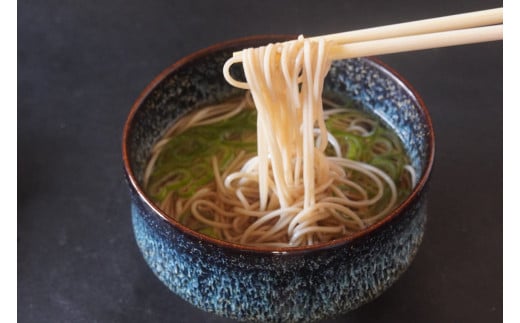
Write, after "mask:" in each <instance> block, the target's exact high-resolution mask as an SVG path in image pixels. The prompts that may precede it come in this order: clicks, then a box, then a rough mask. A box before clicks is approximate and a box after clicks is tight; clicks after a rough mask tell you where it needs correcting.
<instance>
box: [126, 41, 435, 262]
mask: <svg viewBox="0 0 520 323" xmlns="http://www.w3.org/2000/svg"><path fill="white" fill-rule="evenodd" d="M294 38H296V37H295V36H294V35H281V34H280V35H276V34H267V35H254V36H247V37H241V38H235V39H231V40H227V41H222V42H218V43H216V44H214V45H211V46H209V47H206V48H203V49H200V50H198V51H195V52H193V53H191V54H189V55H186V56H184V57H182V58H181V59H179V60H177V61H176V62H174V63H173V64H172V65H170V66H168V67H167V68H165V69H164V70H163V71H162V72H160V73H159V74H158V75H157V76H156V77H154V78H153V80H152V81H151V82H150V83H148V85H147V86H146V87H145V88H144V89H143V90H142V91H141V93H140V94H139V96H138V97H137V99H136V100H135V101H134V103H133V105H132V107H131V109H130V112H129V114H128V116H127V119H126V121H125V124H124V128H123V136H122V157H123V166H124V172H125V175H126V177H127V179H128V182H129V184H130V185H131V186H132V188H133V189H134V190H135V192H137V194H138V195H139V197H140V198H141V200H142V201H143V202H144V203H146V204H147V205H148V206H149V207H150V208H151V209H152V210H153V211H154V213H155V214H156V215H157V216H158V217H159V218H160V219H162V220H163V221H166V222H167V223H168V224H169V225H171V226H173V227H174V228H176V229H178V230H180V231H181V232H182V233H183V234H185V235H187V236H188V237H191V238H194V239H196V240H201V241H203V242H205V243H208V244H211V245H214V246H216V247H220V248H223V249H226V250H228V251H234V252H252V253H258V254H266V255H273V254H280V255H295V254H299V253H308V252H313V251H319V250H324V249H332V248H338V247H342V246H345V245H349V244H352V243H354V242H356V241H359V240H361V239H363V238H365V237H368V236H370V235H372V234H374V233H375V232H377V231H378V230H379V229H381V228H383V227H385V226H387V225H389V224H390V223H391V222H393V221H394V220H396V219H397V218H399V216H400V215H402V212H403V211H404V210H405V209H406V208H407V207H408V206H409V205H410V204H411V203H412V202H413V201H415V200H416V199H417V198H418V197H419V194H420V193H421V192H422V191H423V189H424V188H425V186H426V183H427V182H428V179H429V177H430V174H431V171H432V167H433V162H434V156H435V133H434V129H433V124H432V119H431V116H430V113H429V111H428V109H427V108H426V105H425V104H424V101H423V99H422V98H421V96H420V95H419V93H418V92H417V91H416V90H415V88H414V87H413V86H412V85H411V84H410V82H408V81H407V80H406V79H405V78H404V77H402V76H401V75H400V74H399V73H398V72H397V71H396V70H394V69H393V68H392V67H390V66H388V65H387V64H385V63H384V62H382V61H381V60H380V59H379V58H377V57H372V56H371V57H364V59H366V60H368V61H369V62H370V63H372V65H374V66H376V67H377V68H378V69H379V70H380V71H381V72H384V73H385V74H387V75H388V76H389V77H391V78H392V79H394V81H397V82H399V83H401V84H402V86H403V89H404V90H406V91H408V92H409V94H410V96H411V97H412V98H413V99H414V100H415V101H416V103H417V104H418V105H419V108H420V110H421V111H422V113H423V114H424V117H425V121H426V125H427V128H428V130H429V138H430V140H429V151H428V160H427V164H426V166H425V169H424V172H423V174H422V176H421V177H420V178H419V180H418V182H417V185H415V187H414V189H413V190H412V192H411V193H410V194H409V195H408V197H407V198H406V199H405V200H404V201H402V202H401V203H400V204H399V205H398V206H397V207H396V208H394V209H393V210H392V212H390V214H388V215H386V216H385V217H383V218H382V219H380V220H379V221H377V222H376V223H374V224H372V225H370V226H368V227H366V228H364V229H363V230H360V231H358V232H356V233H354V234H352V235H348V236H344V237H342V238H339V239H336V240H332V241H327V242H321V243H317V244H313V245H310V246H297V247H276V248H275V247H261V246H251V245H243V244H238V243H233V242H229V241H225V240H220V239H216V238H213V237H210V236H207V235H205V234H202V233H199V232H197V231H195V230H192V229H190V228H188V227H186V226H184V225H182V224H181V223H180V222H178V221H177V220H175V219H173V218H171V217H169V216H168V215H166V213H164V212H163V211H162V210H161V209H160V208H159V207H158V206H157V205H156V204H155V203H154V202H153V201H152V200H151V199H149V198H148V196H147V194H146V193H145V191H144V189H143V188H142V187H141V185H140V184H139V182H138V181H137V178H136V176H135V174H134V171H133V169H132V167H131V166H130V158H129V142H128V139H129V133H130V129H131V125H132V123H133V120H134V117H135V115H136V113H137V111H138V110H139V109H140V107H141V106H142V104H143V102H144V101H145V100H146V99H147V97H148V96H149V95H150V94H151V93H152V92H153V90H154V89H155V88H156V87H157V86H158V85H159V84H160V83H161V82H162V81H163V80H164V79H165V78H167V77H168V76H169V75H170V74H172V73H173V72H175V71H176V70H178V69H180V68H182V67H183V66H184V65H186V64H189V63H190V62H192V61H194V60H197V59H199V58H203V57H204V56H207V55H209V54H213V53H215V52H218V51H221V50H225V49H226V48H229V47H236V46H238V45H241V44H245V43H252V42H265V43H268V42H277V41H283V40H287V39H294Z"/></svg>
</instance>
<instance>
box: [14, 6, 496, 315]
mask: <svg viewBox="0 0 520 323" xmlns="http://www.w3.org/2000/svg"><path fill="white" fill-rule="evenodd" d="M500 6H502V2H501V1H491V0H489V1H484V0H482V1H455V0H452V1H422V0H410V1H407V0H399V1H388V0H378V1H370V0H362V1H359V0H343V1H239V0H237V1H229V0H226V1H223V0H220V1H200V0H185V1H178V0H169V1H164V0H159V1H135V0H124V1H123V0H112V1H97V0H93V1H55V0H48V1H35V0H21V1H19V2H18V20H17V23H18V64H19V65H18V131H17V136H18V150H17V151H18V205H17V206H18V212H19V213H18V226H17V230H18V232H17V236H18V247H17V248H18V249H17V250H18V253H17V256H18V284H17V286H18V287H17V288H18V296H17V297H18V319H19V321H20V322H196V321H205V322H227V320H224V319H221V318H219V317H216V316H214V315H211V314H207V313H204V312H202V311H199V310H198V309H195V308H194V307H192V306H191V305H189V304H188V303H186V302H184V301H183V300H181V299H180V298H178V297H177V296H175V295H173V294H172V293H170V292H169V291H168V290H167V288H166V287H164V286H163V285H162V284H161V283H160V282H159V281H158V280H157V279H156V278H155V276H154V275H153V274H152V272H151V271H150V270H149V269H148V267H147V266H146V264H145V263H144V260H143V259H142V257H141V255H140V253H139V251H138V249H137V247H136V244H135V241H134V238H133V235H132V228H131V223H130V211H129V197H128V191H127V189H126V187H125V182H124V179H123V171H122V161H121V148H120V147H121V134H122V127H123V124H124V121H125V119H126V116H127V114H128V112H129V109H130V106H131V105H132V103H133V101H134V100H135V99H136V98H137V96H138V95H139V93H140V91H141V90H142V89H143V88H144V87H145V86H146V84H147V83H148V82H149V81H151V80H152V78H153V77H154V76H155V75H157V74H158V73H159V72H160V71H162V70H163V69H164V68H166V67H167V66H169V65H170V64H172V63H173V62H175V61H176V60H178V59H179V58H181V57H183V56H184V55H187V54H189V53H191V52H193V51H195V50H198V49H201V48H204V47H207V46H209V45H212V44H214V43H216V42H219V41H223V40H228V39H231V38H236V37H241V36H248V35H253V34H268V33H294V34H299V33H303V34H305V35H308V36H312V35H319V34H325V33H332V32H339V31H346V30H352V29H357V28H364V27H371V26H377V25H383V24H389V23H396V22H403V21H407V20H415V19H422V18H430V17H435V16H441V15H447V14H455V13H462V12H468V11H474V10H482V9H490V8H495V7H500ZM380 58H381V59H382V60H383V61H384V62H386V63H387V64H389V65H390V66H392V67H393V68H395V69H397V70H398V71H399V72H400V73H401V74H402V76H404V77H405V78H406V79H408V80H409V81H410V82H411V83H412V84H413V85H414V87H415V88H416V89H417V91H418V92H419V93H420V94H421V95H422V97H423V99H424V101H425V103H426V105H427V106H428V108H429V110H430V112H431V114H432V117H433V122H434V126H435V131H436V135H437V141H436V144H437V154H436V159H435V167H434V172H433V176H432V180H431V190H430V193H429V220H428V224H427V231H426V235H425V238H424V242H423V245H422V246H421V249H420V251H419V253H418V255H417V257H416V259H415V261H414V262H413V264H412V266H411V267H410V268H409V270H408V271H407V272H406V273H405V274H404V275H403V276H402V278H401V279H400V280H399V281H398V282H397V283H396V284H395V285H394V286H392V287H391V288H390V289H389V290H388V291H387V292H386V293H384V294H383V295H382V296H381V297H380V298H378V299H377V300H375V301H373V302H372V303H370V304H368V305H365V306H363V307H362V308H360V309H358V310H356V311H354V312H352V313H349V314H348V315H345V316H342V317H339V318H336V319H333V320H329V321H327V322H342V321H348V322H499V321H501V319H502V194H503V193H502V113H503V111H502V103H503V102H502V85H503V83H502V68H503V65H502V64H503V61H502V42H493V43H485V44H475V45H468V46H459V47H451V48H442V49H432V50H426V51H420V52H412V53H401V54H393V55H385V56H381V57H380Z"/></svg>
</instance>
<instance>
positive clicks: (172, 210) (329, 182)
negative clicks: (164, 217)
mask: <svg viewBox="0 0 520 323" xmlns="http://www.w3.org/2000/svg"><path fill="white" fill-rule="evenodd" d="M329 48H330V44H328V43H326V42H324V41H323V40H320V41H318V42H315V41H310V40H306V39H303V38H302V37H300V38H299V39H298V40H297V41H294V42H289V43H277V44H269V45H267V46H264V47H259V48H248V49H245V50H243V51H242V53H241V55H242V64H243V68H244V72H245V77H246V80H247V83H244V82H239V81H236V80H234V79H233V78H232V77H231V75H230V74H229V70H228V69H229V67H230V65H231V64H233V63H236V62H238V61H239V60H238V59H237V58H232V59H231V60H229V61H228V62H227V63H226V65H225V67H224V75H225V77H226V79H227V80H228V82H229V83H230V84H232V85H234V86H237V87H240V88H247V89H248V90H249V92H248V93H250V95H251V97H252V99H253V101H254V104H253V103H252V102H251V97H250V96H249V95H246V96H245V97H244V98H243V99H242V100H240V101H236V100H235V101H232V102H229V103H224V104H220V105H216V106H212V107H208V108H205V109H201V110H199V111H198V112H197V113H196V114H194V115H192V116H191V117H190V118H185V119H182V121H181V122H178V123H176V125H175V126H174V127H172V128H171V129H170V130H169V131H168V133H167V134H166V136H165V138H164V139H162V140H160V141H159V142H158V143H157V144H156V145H155V146H154V148H153V149H152V156H151V158H150V162H149V164H148V165H147V168H146V170H145V176H144V177H145V178H144V182H145V185H146V186H148V185H149V184H150V186H149V187H150V189H152V190H153V191H154V192H159V191H160V188H159V186H157V185H156V184H153V185H152V184H151V183H150V178H151V177H152V172H153V169H154V167H155V164H156V162H157V160H158V156H159V154H160V153H161V151H162V150H164V149H165V148H164V147H165V145H166V143H167V142H168V140H170V139H171V138H172V137H173V136H174V135H178V134H181V133H183V132H185V131H186V130H187V129H190V128H193V127H196V126H199V125H209V124H214V123H217V122H222V121H223V120H228V119H230V118H232V117H234V116H238V115H240V113H241V112H242V111H243V110H244V109H248V108H251V107H252V106H254V107H256V112H257V120H256V132H257V144H256V151H257V154H254V152H247V151H243V152H242V153H239V154H237V155H236V156H235V157H234V158H229V160H227V161H226V160H219V159H218V158H216V157H215V156H212V157H211V177H212V180H209V182H208V183H207V184H205V185H203V186H202V187H199V188H197V189H196V191H194V192H192V193H191V195H190V194H187V196H188V198H181V197H180V196H179V195H180V193H175V194H172V193H171V192H170V193H168V194H167V195H166V197H165V198H164V199H162V202H161V208H162V209H163V210H165V212H167V213H168V214H170V216H172V217H175V218H177V219H178V220H181V221H185V222H190V221H191V222H193V221H196V222H197V223H192V226H194V227H195V229H197V228H196V227H197V226H199V227H202V226H209V227H211V228H212V230H211V235H213V236H214V237H217V238H220V239H225V240H228V241H231V242H235V243H240V244H249V245H262V246H266V247H287V246H300V245H309V244H314V243H318V242H324V241H329V240H333V239H337V238H339V237H341V236H344V235H346V234H349V233H351V232H355V231H357V230H360V229H363V228H365V227H367V226H368V225H371V224H373V223H375V222H377V221H378V220H379V219H381V218H382V217H383V216H385V215H386V214H388V212H389V211H390V210H391V209H392V208H393V207H395V205H396V203H397V201H398V189H397V187H396V183H395V182H394V180H393V178H392V176H391V175H389V174H387V173H386V172H385V171H383V170H381V169H380V168H378V167H375V166H373V165H370V164H368V163H365V162H361V161H358V160H352V159H350V158H348V156H347V158H346V157H345V156H344V155H343V154H344V153H347V154H354V153H355V145H354V143H355V141H352V143H351V144H349V146H347V147H343V146H344V144H342V143H340V141H338V140H337V138H336V137H335V136H334V135H333V133H331V132H329V130H328V129H327V126H326V123H325V120H326V119H329V118H330V122H331V123H332V124H334V125H335V126H336V127H337V128H339V129H346V130H347V131H350V132H351V133H354V134H356V135H358V136H360V137H369V136H373V135H374V134H375V133H376V127H377V125H376V123H375V122H374V121H373V120H371V119H366V118H359V117H356V116H353V117H349V118H348V119H339V118H338V119H335V118H333V117H334V116H335V115H337V114H340V113H342V112H344V111H345V109H344V108H342V107H340V106H338V105H336V104H334V103H332V102H329V101H326V103H327V104H328V105H329V106H332V109H329V110H327V111H324V110H323V103H324V102H323V100H322V91H323V83H324V78H325V76H326V74H327V72H328V70H329V68H330V60H329V59H328V58H327V54H328V52H329ZM350 145H352V147H350ZM394 146H395V145H394V142H393V141H392V140H390V139H386V138H384V137H378V138H377V140H374V145H373V146H372V148H371V149H372V151H371V153H372V154H374V155H378V156H379V155H381V156H384V155H385V154H389V153H391V152H392V151H393V149H394ZM330 151H331V152H332V154H333V156H329V155H327V152H329V153H330ZM380 163H383V162H380ZM392 167H393V168H392ZM387 168H388V169H394V168H396V167H394V166H387ZM401 168H402V169H404V172H403V173H406V174H408V175H409V176H410V178H411V179H410V180H408V181H409V183H410V186H412V185H414V184H415V181H416V177H415V173H414V171H413V168H412V167H411V166H409V165H403V167H401ZM401 171H402V170H401ZM395 172H397V170H395ZM176 174H177V173H173V174H171V173H170V175H169V176H170V177H165V178H166V180H162V181H161V183H162V184H161V185H162V186H161V187H164V185H166V184H165V182H166V183H167V182H168V179H169V178H172V176H173V175H175V176H180V175H178V174H177V175H176ZM179 174H181V172H179ZM175 176H173V177H175ZM181 177H182V176H181ZM156 182H157V181H154V183H156ZM171 185H173V184H171ZM153 187H156V188H155V189H153ZM157 194H159V193H157ZM187 213H189V214H190V216H189V218H188V219H187V220H182V219H181V217H183V216H184V217H186V214H187Z"/></svg>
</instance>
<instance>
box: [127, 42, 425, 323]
mask: <svg viewBox="0 0 520 323" xmlns="http://www.w3.org/2000/svg"><path fill="white" fill-rule="evenodd" d="M283 38H284V37H280V36H259V37H250V38H246V39H239V40H233V41H228V42H224V43H221V44H217V45H215V46H212V47H209V48H207V49H204V50H201V51H198V52H196V53H194V54H192V55H189V56H188V57H186V58H183V59H181V60H180V61H178V62H176V63H175V64H173V65H172V66H170V67H168V68H167V69H166V70H164V71H163V72H162V73H161V74H159V75H158V76H157V77H156V78H155V79H154V80H153V81H152V82H151V83H150V84H149V85H148V86H147V87H146V89H145V90H144V91H143V92H142V94H141V95H140V96H139V97H138V99H137V100H136V102H135V103H134V105H133V107H132V108H131V111H130V114H129V116H128V119H127V121H126V124H125V127H124V133H123V143H122V152H123V162H124V172H125V175H126V179H127V182H128V187H129V189H130V196H131V218H132V224H133V229H134V232H135V240H136V242H137V245H138V246H139V249H140V250H141V252H142V255H143V257H144V260H145V261H146V263H147V264H148V265H149V267H150V268H151V270H152V272H153V273H154V274H155V275H156V276H157V277H158V279H160V280H161V281H162V282H163V283H164V284H165V285H166V286H168V288H169V289H171V291H172V292H174V293H175V294H177V295H178V296H180V297H181V298H182V299H184V300H186V301H187V302H189V303H191V304H193V305H194V306H196V307H198V308H200V309H202V310H204V311H209V312H212V313H215V314H217V315H220V316H224V317H227V318H232V319H237V320H241V321H259V322H270V321H277V322H292V321H315V320H318V319H323V318H326V317H331V316H335V315H338V314H342V313H346V312H348V311H350V310H353V309H355V308H357V307H359V306H361V305H363V304H365V303H367V302H370V301H371V300H373V299H374V298H376V297H377V296H379V295H380V294H381V293H383V292H384V291H385V290H386V289H387V288H388V287H389V286H391V285H392V284H393V283H394V282H395V281H396V280H397V279H398V278H399V277H400V276H401V274H402V273H403V272H404V271H405V270H406V269H407V268H408V266H409V265H410V263H411V262H412V260H413V258H414V256H415V254H416V253H417V251H418V248H419V245H420V244H421V240H422V237H423V233H424V229H425V223H426V217H427V216H426V207H425V201H426V199H425V195H426V186H427V182H428V179H429V176H430V171H431V168H432V164H433V156H434V135H433V128H432V123H431V119H430V117H429V114H428V111H427V109H426V107H425V105H424V103H423V101H422V100H421V98H420V97H419V95H418V94H417V92H416V91H415V90H414V89H412V87H411V86H410V84H408V82H406V81H405V80H404V79H403V78H402V77H401V76H399V75H398V74H397V73H396V72H395V71H394V70H392V69H391V68H390V67H388V66H385V65H384V64H383V63H382V62H380V61H378V60H376V59H370V58H362V59H352V60H343V61H336V62H334V63H333V66H332V68H331V69H330V72H329V74H328V76H327V79H326V81H325V86H324V92H325V93H329V94H332V95H338V96H342V97H348V98H350V99H352V100H355V101H357V102H358V103H360V104H361V105H362V106H363V107H364V108H365V109H370V110H372V111H373V112H375V113H376V114H377V115H379V116H380V117H381V118H382V119H384V120H385V121H386V122H387V123H388V124H389V125H390V126H391V127H392V128H393V129H394V130H395V131H396V132H397V133H398V135H399V136H400V137H401V139H402V140H403V142H404V145H405V147H406V150H407V152H408V154H409V156H410V158H411V161H412V165H413V167H414V168H415V170H416V172H417V174H419V176H418V183H417V185H416V187H415V189H414V190H413V192H412V194H411V195H410V196H409V197H408V198H407V199H406V200H405V201H404V202H403V203H401V204H400V205H399V206H398V207H397V208H396V209H395V210H394V211H393V212H392V213H391V214H390V215H388V216H387V217H385V218H383V219H382V220H381V221H380V222H378V223H376V224H374V225H372V226H370V227H368V228H366V229H365V230H363V231H360V232H358V233H356V234H354V235H352V236H346V237H344V238H342V239H339V240H335V241H333V242H328V243H322V244H318V245H313V246H308V247H297V248H278V249H266V248H264V249H262V248H257V247H248V246H243V245H237V244H232V243H228V242H224V241H221V240H217V239H214V238H211V237H208V236H205V235H202V234H200V233H198V232H195V231H193V230H191V229H189V228H187V227H184V226H183V225H181V224H180V223H179V222H177V221H175V220H173V219H171V218H169V217H168V216H167V215H166V214H165V213H164V212H162V211H161V210H160V209H159V207H158V206H157V205H156V204H154V202H152V200H151V199H150V198H149V197H148V196H147V194H146V193H145V191H144V190H143V186H142V176H143V170H144V167H145V164H146V162H147V159H148V156H149V154H150V149H151V147H152V145H153V143H154V142H155V141H156V140H157V139H158V138H159V137H160V136H161V134H162V133H163V132H164V131H165V129H166V128H167V127H168V126H169V125H170V124H171V123H172V121H174V120H175V119H176V118H178V117H179V116H181V115H183V114H185V113H187V112H188V111H192V110H194V109H197V107H200V106H203V105H205V104H208V103H214V102H217V101H221V100H224V99H226V98H228V97H230V96H233V95H236V94H238V93H240V91H242V90H239V89H236V88H233V87H231V86H230V85H228V83H227V82H226V81H225V80H224V78H223V76H222V66H223V64H224V62H225V61H226V60H227V59H228V58H229V57H230V56H231V53H232V52H233V51H236V50H240V49H242V48H245V47H251V46H260V45H263V44H266V43H269V42H274V41H276V40H280V39H283Z"/></svg>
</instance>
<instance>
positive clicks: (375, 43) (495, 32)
mask: <svg viewBox="0 0 520 323" xmlns="http://www.w3.org/2000/svg"><path fill="white" fill-rule="evenodd" d="M502 38H503V28H502V25H494V26H486V27H476V28H467V29H460V30H451V31H442V32H437V33H429V34H421V35H412V36H403V37H394V38H386V39H376V40H369V41H363V42H356V43H350V44H343V45H336V46H333V47H332V49H331V53H330V58H331V59H332V60H338V59H347V58H354V57H364V56H373V55H383V54H394V53H401V52H407V51H414V50H422V49H431V48H440V47H448V46H456V45H465V44H474V43H482V42H488V41H495V40H500V39H502Z"/></svg>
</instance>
